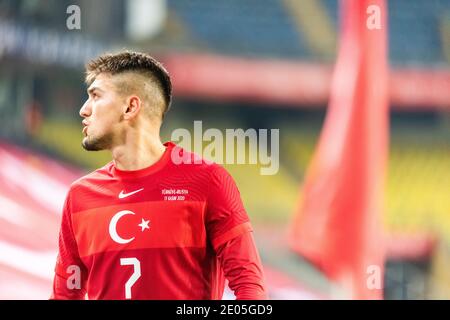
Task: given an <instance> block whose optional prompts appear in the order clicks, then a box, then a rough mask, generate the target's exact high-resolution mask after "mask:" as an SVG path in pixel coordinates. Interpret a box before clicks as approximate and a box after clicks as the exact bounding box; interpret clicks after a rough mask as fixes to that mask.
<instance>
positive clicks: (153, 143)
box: [111, 129, 166, 171]
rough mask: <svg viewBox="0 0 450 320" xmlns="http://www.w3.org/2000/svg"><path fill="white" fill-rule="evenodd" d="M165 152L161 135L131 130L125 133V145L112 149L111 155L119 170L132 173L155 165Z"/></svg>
mask: <svg viewBox="0 0 450 320" xmlns="http://www.w3.org/2000/svg"><path fill="white" fill-rule="evenodd" d="M165 150H166V147H165V146H164V145H163V144H162V142H161V139H160V137H159V133H156V132H153V133H152V132H147V131H144V130H136V129H131V130H130V131H127V132H126V133H125V135H124V139H123V143H121V144H119V145H116V146H114V147H113V148H112V149H111V154H112V158H113V161H114V164H115V166H116V168H117V169H119V170H124V171H132V170H140V169H144V168H147V167H150V166H151V165H153V164H155V163H156V162H158V160H159V159H161V157H162V155H163V154H164V151H165Z"/></svg>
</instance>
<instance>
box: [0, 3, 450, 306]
mask: <svg viewBox="0 0 450 320" xmlns="http://www.w3.org/2000/svg"><path fill="white" fill-rule="evenodd" d="M72 4H76V5H78V6H79V7H80V9H81V29H80V30H68V29H67V26H66V20H67V18H68V17H69V14H67V13H66V9H67V7H68V6H69V5H72ZM338 19H339V13H338V2H337V1H336V0H301V1H300V0H299V1H297V0H265V1H258V0H245V1H239V0H227V1H210V0H189V1H184V0H152V1H144V0H102V1H88V0H80V1H66V0H18V1H15V0H0V298H2V299H47V298H48V296H49V294H50V290H51V279H52V275H53V267H54V263H55V258H56V246H57V233H58V229H59V221H60V211H61V208H62V204H63V199H64V197H65V193H66V191H67V189H68V186H69V185H70V183H71V182H72V181H73V180H75V179H76V178H77V177H79V176H81V175H82V174H84V173H85V172H88V171H89V170H93V169H95V168H97V167H99V166H102V165H103V164H105V163H106V162H108V161H110V158H109V154H108V153H106V152H99V153H87V152H86V151H84V150H83V149H82V148H81V145H80V141H81V124H80V120H81V118H80V117H79V115H78V110H79V108H80V107H81V105H82V103H83V101H84V100H85V98H86V93H85V89H86V88H85V87H84V85H83V78H84V77H83V71H84V70H83V65H84V63H85V62H86V61H87V60H88V59H89V58H92V57H94V56H95V55H97V54H99V53H102V52H104V51H116V50H120V49H122V48H127V49H136V50H141V51H147V52H150V53H151V54H153V55H155V56H156V57H158V58H159V59H161V60H162V61H163V62H164V64H165V65H166V67H167V68H168V70H169V71H170V72H171V74H172V77H173V81H174V88H175V90H174V93H175V97H174V103H173V105H172V110H171V112H169V114H168V117H167V119H166V121H165V124H164V127H163V136H162V137H163V140H164V141H166V140H169V139H170V134H171V132H172V130H174V129H176V128H187V129H192V128H193V121H194V120H202V121H203V128H220V129H225V128H243V129H247V128H255V129H264V128H266V129H272V128H279V129H280V170H279V172H278V174H276V175H273V176H261V175H260V174H259V168H258V166H254V165H226V167H227V169H229V171H230V172H231V174H232V175H233V176H234V178H235V179H236V181H237V184H238V186H239V188H240V191H241V195H242V197H243V199H244V202H245V205H246V208H247V211H248V213H249V215H250V217H251V219H252V221H253V224H254V226H255V229H256V232H255V236H256V238H257V243H258V246H259V249H260V252H261V256H262V259H263V263H264V266H265V271H266V277H267V283H268V286H269V290H270V292H269V293H270V296H271V298H273V299H329V298H333V289H332V286H331V285H330V282H329V281H328V280H327V278H326V277H325V276H324V275H322V274H321V273H320V272H319V271H318V270H317V269H315V268H314V267H313V266H312V265H311V264H309V263H308V262H307V261H306V260H304V259H302V258H301V257H299V256H298V255H297V254H295V253H294V252H292V251H291V250H290V249H289V247H288V241H287V233H288V232H287V231H288V229H289V224H290V223H291V221H292V218H293V215H294V213H295V208H296V204H297V202H298V199H299V192H301V190H302V189H301V187H302V183H303V182H304V175H305V171H306V169H307V167H308V164H309V162H310V160H311V156H312V154H313V151H314V148H315V146H316V143H317V139H318V136H319V133H320V130H321V128H322V125H323V120H324V117H325V112H326V108H327V103H328V98H329V91H330V81H331V76H332V70H333V64H334V62H335V60H336V53H337V45H338V34H339V27H338V26H339V24H338ZM388 24H389V29H388V30H389V34H388V38H389V63H390V68H391V70H390V81H389V97H390V144H389V161H388V172H387V181H386V187H385V203H384V208H385V210H384V212H383V216H382V220H383V227H384V231H385V234H386V250H387V259H386V273H385V275H384V280H385V283H384V296H385V298H386V299H433V298H437V299H449V298H450V196H449V194H450V1H448V0H434V1H424V0H409V1H405V0H390V1H388Z"/></svg>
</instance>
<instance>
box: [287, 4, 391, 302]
mask: <svg viewBox="0 0 450 320" xmlns="http://www.w3.org/2000/svg"><path fill="white" fill-rule="evenodd" d="M340 14H341V15H340V18H341V19H340V21H341V35H340V48H339V53H338V59H337V64H336V66H335V71H334V75H333V81H332V87H331V95H330V102H329V107H328V111H327V115H326V119H325V123H324V127H323V130H322V133H321V136H320V139H319V144H318V146H317V149H316V151H315V154H314V157H313V160H312V163H311V164H310V167H309V168H308V172H307V175H306V180H305V185H304V188H303V192H302V199H301V202H300V205H299V207H298V212H296V215H295V219H294V224H293V229H292V234H291V236H292V237H291V246H292V248H293V249H294V250H295V251H296V252H298V253H299V254H301V255H302V256H304V257H305V258H307V259H308V260H309V261H311V262H312V263H313V264H315V265H316V266H317V267H318V268H320V269H321V270H322V271H323V272H324V273H325V274H326V275H327V277H328V278H329V279H330V280H331V281H332V282H333V283H335V284H337V285H338V286H339V287H340V288H342V289H343V290H344V295H343V296H338V298H345V299H348V298H350V299H382V298H383V277H384V246H383V244H384V241H383V234H382V228H381V216H382V215H381V213H382V205H383V183H384V174H385V163H386V158H387V149H388V92H387V85H388V61H387V10H386V3H385V1H383V0H341V2H340Z"/></svg>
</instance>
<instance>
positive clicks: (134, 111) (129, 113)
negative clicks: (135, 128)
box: [123, 95, 141, 120]
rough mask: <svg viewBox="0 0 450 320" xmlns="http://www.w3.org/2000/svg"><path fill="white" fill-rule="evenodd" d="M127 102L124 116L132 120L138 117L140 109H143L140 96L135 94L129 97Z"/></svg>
mask: <svg viewBox="0 0 450 320" xmlns="http://www.w3.org/2000/svg"><path fill="white" fill-rule="evenodd" d="M125 103H126V105H125V106H126V108H125V112H124V114H123V118H124V119H125V120H130V119H133V118H135V117H137V115H138V114H139V111H140V110H141V99H139V97H138V96H135V95H133V96H130V97H128V98H127V100H126V101H125Z"/></svg>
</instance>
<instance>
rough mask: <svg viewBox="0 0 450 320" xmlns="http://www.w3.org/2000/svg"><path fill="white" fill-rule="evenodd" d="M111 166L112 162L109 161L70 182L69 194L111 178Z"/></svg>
mask: <svg viewBox="0 0 450 320" xmlns="http://www.w3.org/2000/svg"><path fill="white" fill-rule="evenodd" d="M112 166H113V162H112V161H110V162H108V163H107V164H106V165H104V166H103V167H101V168H98V169H96V170H95V171H92V172H90V173H88V174H86V175H84V176H82V177H80V178H78V179H77V180H75V181H74V182H72V184H71V185H70V188H69V195H71V194H73V193H77V192H79V191H80V190H82V189H86V188H92V187H94V186H96V185H99V184H101V183H102V181H105V179H108V178H112V174H111V169H112Z"/></svg>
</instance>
